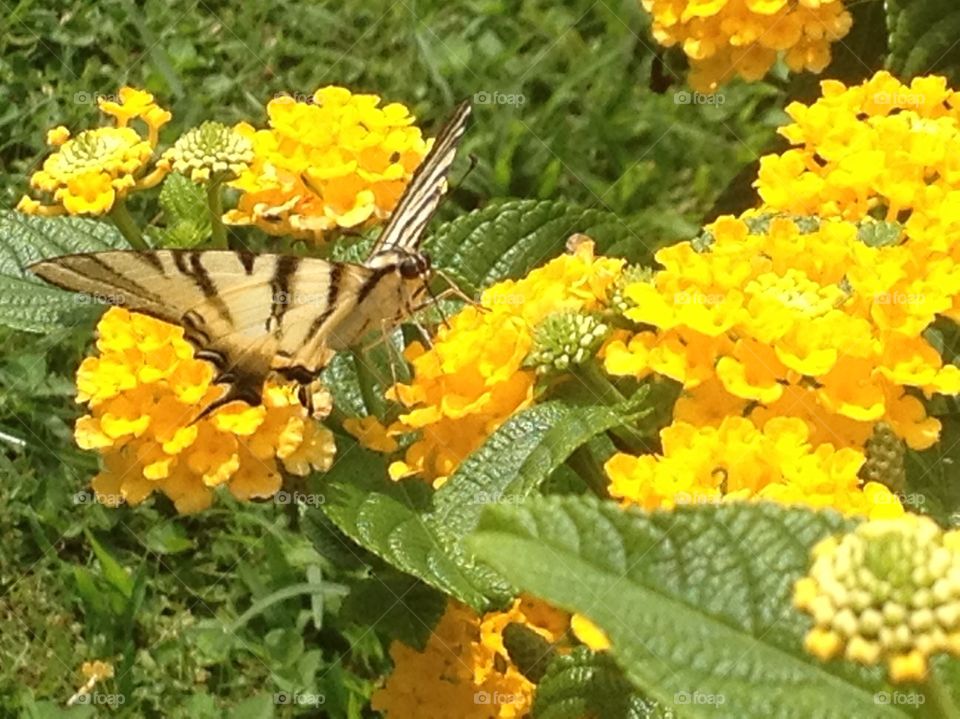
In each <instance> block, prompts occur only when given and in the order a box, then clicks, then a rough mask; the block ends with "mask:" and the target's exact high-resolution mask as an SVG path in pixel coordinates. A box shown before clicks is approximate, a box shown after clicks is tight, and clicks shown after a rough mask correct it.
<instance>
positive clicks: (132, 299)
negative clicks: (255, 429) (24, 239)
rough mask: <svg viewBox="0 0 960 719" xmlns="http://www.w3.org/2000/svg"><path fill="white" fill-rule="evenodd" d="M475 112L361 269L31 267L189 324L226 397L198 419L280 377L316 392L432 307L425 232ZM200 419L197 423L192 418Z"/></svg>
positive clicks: (462, 120) (239, 263) (155, 256)
mask: <svg viewBox="0 0 960 719" xmlns="http://www.w3.org/2000/svg"><path fill="white" fill-rule="evenodd" d="M470 111H471V107H470V104H469V103H468V102H463V103H461V104H460V105H459V106H458V107H457V108H456V110H455V111H454V112H453V114H452V116H451V117H450V119H449V120H448V121H447V122H446V124H445V125H444V126H443V127H442V128H441V130H440V132H439V133H438V135H437V137H436V138H435V140H434V143H433V146H432V147H431V149H430V151H429V152H428V153H427V156H426V157H425V158H424V160H423V162H422V163H421V164H420V166H419V167H418V168H417V170H416V172H415V173H414V175H413V177H412V178H411V180H410V184H409V185H408V186H407V188H406V190H405V191H404V193H403V194H402V195H401V197H400V200H399V201H398V203H397V206H396V208H395V210H394V211H393V214H392V215H391V217H390V220H389V222H388V223H387V225H386V226H385V227H384V229H383V231H382V232H381V233H380V234H379V236H378V237H377V239H376V241H375V243H374V245H373V248H372V249H371V251H370V253H369V254H368V256H367V258H366V260H365V261H364V262H363V263H362V264H355V263H350V262H331V261H327V260H322V259H318V258H312V257H300V256H296V255H286V254H255V253H252V252H248V251H232V250H152V251H144V252H138V251H109V252H95V253H87V254H74V255H64V256H61V257H54V258H50V259H45V260H42V261H40V262H37V263H34V264H33V265H30V267H29V269H30V270H31V271H32V272H34V273H35V274H36V275H38V276H39V277H41V278H43V279H44V280H46V281H47V282H49V283H51V284H53V285H56V286H58V287H61V288H63V289H66V290H71V291H74V292H84V293H87V294H90V295H96V296H104V297H106V298H108V299H109V300H110V302H111V303H112V304H116V305H120V306H123V307H126V308H128V309H130V310H132V311H135V312H141V313H143V314H146V315H150V316H152V317H155V318H157V319H160V320H163V321H165V322H170V323H174V324H178V325H180V326H181V327H183V333H184V335H183V336H184V338H185V339H186V340H187V341H188V342H190V343H191V344H192V345H193V346H194V348H195V356H196V357H197V358H199V359H202V360H206V361H208V362H211V363H212V364H213V365H214V367H215V369H216V374H215V378H214V382H215V383H216V384H219V385H222V386H223V387H224V388H225V391H224V392H223V393H222V394H221V395H220V397H219V398H217V399H216V400H214V401H213V402H212V403H211V404H209V405H208V406H207V407H206V408H204V409H203V411H202V412H201V414H200V415H199V416H198V417H197V419H198V420H199V419H200V418H202V417H204V416H206V415H208V414H210V413H211V412H213V411H214V410H216V409H217V408H219V407H222V406H223V405H225V404H228V403H230V402H233V401H236V400H241V401H243V402H246V403H247V404H249V405H251V406H257V405H259V404H260V402H261V397H262V391H263V383H264V381H265V380H266V379H267V378H268V376H271V375H278V376H279V377H280V378H282V379H283V380H287V381H290V382H294V383H296V384H298V385H299V386H300V398H301V401H303V402H304V403H305V404H309V403H310V400H311V396H312V395H311V392H310V391H309V388H310V386H311V385H312V384H313V382H314V381H315V380H316V378H317V376H318V374H319V373H320V371H321V370H322V369H323V368H324V366H325V365H326V364H327V363H328V362H329V360H330V357H331V356H332V355H333V353H335V352H337V351H340V350H343V349H346V348H348V347H351V346H355V345H356V344H357V343H358V342H359V341H360V340H361V338H363V337H364V335H366V334H367V333H368V332H369V331H371V330H372V329H375V328H380V329H385V328H386V327H389V326H394V325H396V324H397V323H399V322H401V321H402V320H403V319H404V318H405V317H408V316H409V315H410V314H412V313H413V312H415V311H416V310H417V309H419V308H420V307H422V306H424V304H426V303H425V302H424V296H425V295H426V294H427V293H428V285H427V283H428V281H429V280H430V277H431V274H432V270H431V266H430V258H429V256H428V255H426V254H425V253H423V252H421V251H420V249H419V247H420V242H421V240H422V239H423V235H424V230H425V229H426V226H427V224H428V222H429V221H430V219H431V217H432V216H433V214H434V213H435V212H436V209H437V207H438V206H439V204H440V201H441V199H442V198H443V196H444V195H445V194H446V191H447V174H448V172H449V170H450V166H451V165H452V164H453V161H454V158H455V156H456V152H457V146H458V144H459V142H460V139H461V138H462V136H463V134H464V132H465V130H466V123H467V118H468V117H469V115H470ZM195 421H196V420H195Z"/></svg>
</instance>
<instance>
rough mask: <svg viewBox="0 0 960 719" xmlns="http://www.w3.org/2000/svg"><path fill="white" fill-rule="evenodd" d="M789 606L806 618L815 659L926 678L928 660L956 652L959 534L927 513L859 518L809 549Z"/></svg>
mask: <svg viewBox="0 0 960 719" xmlns="http://www.w3.org/2000/svg"><path fill="white" fill-rule="evenodd" d="M813 559H814V561H813V566H812V567H811V569H810V572H809V574H808V575H807V576H806V577H803V578H802V579H800V580H799V581H797V583H796V585H795V586H794V605H795V606H796V607H797V608H798V609H802V610H804V611H806V612H808V613H809V614H811V615H812V617H813V622H814V626H813V628H812V629H811V630H810V631H809V632H808V633H807V636H806V639H805V646H806V648H807V650H808V651H809V652H811V653H812V654H814V655H815V656H817V657H819V658H820V659H821V660H824V661H826V660H828V659H831V658H833V657H836V656H843V657H845V658H846V659H848V660H850V661H855V662H859V663H861V664H866V665H875V664H879V663H885V664H886V665H887V669H888V671H889V675H890V679H891V680H892V681H894V682H903V681H913V682H920V681H923V680H924V679H926V674H927V668H928V663H929V657H930V656H931V655H933V654H936V653H939V652H948V653H951V654H953V655H954V656H960V531H958V530H954V531H951V532H944V531H943V530H942V529H941V528H940V527H939V526H937V524H936V522H934V521H933V520H932V519H930V518H929V517H921V516H919V515H915V514H907V515H904V516H902V517H900V518H898V519H891V520H879V521H871V522H865V523H863V524H861V525H860V526H858V527H857V528H856V529H855V530H854V531H853V532H851V533H850V534H846V535H843V536H840V537H828V538H827V539H824V540H822V541H821V542H820V543H819V544H817V546H816V547H814V549H813Z"/></svg>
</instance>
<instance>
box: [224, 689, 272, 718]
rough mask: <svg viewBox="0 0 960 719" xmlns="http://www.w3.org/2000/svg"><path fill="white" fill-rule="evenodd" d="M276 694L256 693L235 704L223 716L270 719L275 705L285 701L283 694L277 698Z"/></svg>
mask: <svg viewBox="0 0 960 719" xmlns="http://www.w3.org/2000/svg"><path fill="white" fill-rule="evenodd" d="M281 694H282V693H281ZM278 696H279V695H275V694H274V695H272V694H266V693H261V694H256V695H254V696H252V697H250V698H249V699H246V700H244V701H242V702H240V703H239V704H237V705H236V706H235V707H234V708H233V709H232V710H231V711H229V712H228V713H227V714H226V715H225V716H227V717H229V719H272V718H273V716H274V712H275V709H276V705H277V704H278V703H284V704H285V703H286V702H287V699H286V698H285V695H284V698H281V699H279V700H278Z"/></svg>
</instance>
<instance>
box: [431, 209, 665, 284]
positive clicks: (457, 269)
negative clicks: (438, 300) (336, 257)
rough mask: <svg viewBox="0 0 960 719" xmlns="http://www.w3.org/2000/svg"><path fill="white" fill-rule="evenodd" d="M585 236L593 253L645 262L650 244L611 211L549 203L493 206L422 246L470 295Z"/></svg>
mask: <svg viewBox="0 0 960 719" xmlns="http://www.w3.org/2000/svg"><path fill="white" fill-rule="evenodd" d="M578 232H579V233H583V234H586V235H589V236H590V237H591V238H593V239H594V240H595V241H596V243H597V252H598V253H603V254H605V255H613V256H617V257H625V258H627V259H628V260H630V261H631V262H639V261H642V260H645V259H649V257H650V253H651V250H652V246H653V243H652V242H651V241H650V238H645V237H642V236H640V234H639V233H638V232H636V231H634V230H633V228H631V227H630V226H629V225H627V224H626V223H625V222H624V221H623V220H622V219H620V218H619V217H618V216H617V215H615V214H613V213H612V212H607V211H604V210H594V209H584V208H582V207H577V206H574V205H569V204H567V203H565V202H558V201H555V200H509V201H505V202H496V203H493V204H490V205H488V206H487V207H484V208H483V209H481V210H475V211H474V212H471V213H469V214H467V215H464V216H462V217H459V218H457V219H456V220H453V221H452V222H448V223H447V224H445V225H442V226H441V227H440V228H439V229H438V230H437V231H436V232H435V233H434V234H433V235H432V236H431V237H430V238H429V239H428V240H427V241H426V242H424V247H423V249H424V251H425V252H427V254H429V255H430V257H431V259H432V261H433V265H434V266H435V267H438V268H440V269H442V270H443V271H444V272H445V273H446V274H448V275H450V276H451V277H452V278H453V280H454V281H455V282H456V283H457V285H458V287H460V289H461V290H463V291H464V292H466V293H467V294H468V295H475V294H476V293H477V292H478V291H479V290H481V289H484V288H486V287H488V286H489V285H491V284H493V283H494V282H497V281H499V280H502V279H505V278H509V277H520V276H522V275H524V274H526V273H527V272H529V271H530V270H532V269H533V268H535V267H537V266H539V265H542V264H543V263H544V261H545V260H548V259H550V258H552V257H555V256H557V255H559V254H560V253H562V252H563V251H564V248H565V246H566V242H567V239H568V238H569V237H570V235H572V234H575V233H578Z"/></svg>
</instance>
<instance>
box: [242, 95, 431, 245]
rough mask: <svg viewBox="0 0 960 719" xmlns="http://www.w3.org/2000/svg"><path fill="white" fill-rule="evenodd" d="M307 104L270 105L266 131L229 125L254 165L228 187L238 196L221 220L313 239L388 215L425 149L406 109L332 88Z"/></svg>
mask: <svg viewBox="0 0 960 719" xmlns="http://www.w3.org/2000/svg"><path fill="white" fill-rule="evenodd" d="M312 99H313V101H312V102H300V101H298V100H296V99H294V98H292V97H288V96H283V97H278V98H275V99H273V100H271V101H270V102H269V103H268V104H267V115H268V117H269V125H270V127H269V129H263V130H256V129H254V128H253V127H252V126H251V125H249V124H247V123H241V124H240V125H238V126H237V128H236V130H237V132H239V133H240V135H241V136H243V137H246V138H248V139H249V140H250V141H251V142H252V143H253V148H254V160H253V163H252V164H251V165H250V168H249V169H248V170H247V171H245V172H243V173H242V174H241V175H240V177H239V178H238V179H237V180H236V181H235V182H233V183H232V185H233V186H234V187H236V188H238V189H239V190H241V191H242V193H243V194H242V195H241V197H240V200H239V202H238V205H237V207H236V208H235V209H233V210H231V211H229V212H228V213H227V214H226V215H225V216H224V221H225V222H227V223H228V224H235V225H249V224H254V225H256V226H258V227H260V228H261V229H262V230H264V231H265V232H268V233H270V234H275V235H293V236H295V237H306V238H320V237H321V236H322V235H323V233H324V232H327V231H329V230H332V229H335V228H338V227H345V228H352V227H359V226H362V225H364V224H365V223H370V222H375V221H377V220H380V219H383V218H385V217H387V216H389V214H390V212H391V211H392V210H393V208H394V207H395V206H396V204H397V201H398V200H399V199H400V195H401V193H402V192H403V189H404V187H405V186H406V184H407V182H408V181H409V180H410V177H411V176H412V174H413V171H414V170H415V169H416V167H417V165H419V164H420V161H421V160H422V159H423V157H424V155H425V154H426V153H427V150H428V149H429V145H430V143H429V142H428V141H426V140H424V139H423V137H422V136H421V133H420V130H419V128H417V127H415V126H414V125H413V122H414V118H413V117H412V116H411V115H410V112H409V110H408V109H407V108H406V107H405V106H403V105H401V104H399V103H390V104H388V105H385V106H384V107H379V104H380V98H379V97H377V96H376V95H359V94H358V95H354V94H352V93H351V92H350V91H349V90H347V89H346V88H343V87H335V86H330V87H323V88H320V89H319V90H317V91H316V93H314V95H313V98H312Z"/></svg>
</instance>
